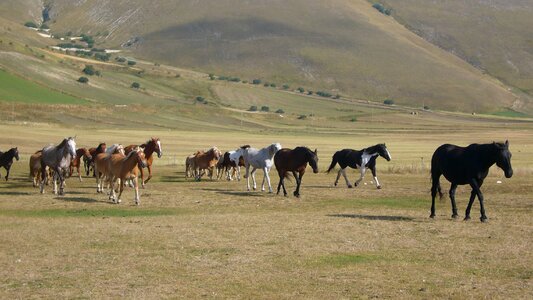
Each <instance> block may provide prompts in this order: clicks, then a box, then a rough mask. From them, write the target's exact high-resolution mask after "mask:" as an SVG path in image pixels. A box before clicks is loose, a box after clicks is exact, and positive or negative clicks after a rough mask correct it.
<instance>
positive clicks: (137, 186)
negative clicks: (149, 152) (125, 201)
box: [132, 177, 141, 205]
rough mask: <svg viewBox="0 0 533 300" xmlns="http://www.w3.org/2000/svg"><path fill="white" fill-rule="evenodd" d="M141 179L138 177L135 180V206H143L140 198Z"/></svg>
mask: <svg viewBox="0 0 533 300" xmlns="http://www.w3.org/2000/svg"><path fill="white" fill-rule="evenodd" d="M138 180H139V179H138V178H137V177H135V178H133V180H132V182H133V187H134V188H135V205H139V204H141V198H140V196H139V181H138Z"/></svg>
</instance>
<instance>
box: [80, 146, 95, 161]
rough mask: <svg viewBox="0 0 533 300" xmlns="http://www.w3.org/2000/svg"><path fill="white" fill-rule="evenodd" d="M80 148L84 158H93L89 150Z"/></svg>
mask: <svg viewBox="0 0 533 300" xmlns="http://www.w3.org/2000/svg"><path fill="white" fill-rule="evenodd" d="M81 149H83V156H85V158H87V159H88V160H92V159H93V157H92V155H91V152H89V150H88V149H87V148H81Z"/></svg>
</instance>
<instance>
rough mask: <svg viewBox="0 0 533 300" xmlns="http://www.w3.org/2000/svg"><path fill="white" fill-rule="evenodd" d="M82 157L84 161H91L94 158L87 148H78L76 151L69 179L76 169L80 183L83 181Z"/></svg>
mask: <svg viewBox="0 0 533 300" xmlns="http://www.w3.org/2000/svg"><path fill="white" fill-rule="evenodd" d="M82 157H83V160H84V161H90V160H92V158H93V157H92V156H91V153H90V152H89V150H87V149H86V148H78V149H77V150H76V158H74V159H73V160H72V161H71V162H70V170H69V174H68V176H69V177H70V176H72V173H74V169H76V170H77V171H78V179H79V180H80V181H82V179H81V172H80V167H81V158H82Z"/></svg>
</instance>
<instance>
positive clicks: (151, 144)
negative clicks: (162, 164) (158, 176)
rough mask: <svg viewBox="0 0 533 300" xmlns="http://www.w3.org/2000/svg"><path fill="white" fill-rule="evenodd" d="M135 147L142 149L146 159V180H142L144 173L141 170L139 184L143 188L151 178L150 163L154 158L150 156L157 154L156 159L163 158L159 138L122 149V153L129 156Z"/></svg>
mask: <svg viewBox="0 0 533 300" xmlns="http://www.w3.org/2000/svg"><path fill="white" fill-rule="evenodd" d="M136 147H141V148H143V149H144V155H145V157H146V167H147V169H148V178H146V180H144V172H143V170H142V169H141V184H142V187H143V188H144V186H145V184H146V183H148V181H149V180H150V179H151V178H152V162H153V161H154V157H153V155H152V154H154V152H155V153H156V154H157V157H158V158H161V156H163V149H162V148H161V141H160V140H159V138H150V139H149V140H148V141H147V142H146V143H144V144H142V145H140V146H137V145H129V146H127V147H125V148H124V152H125V153H126V155H127V154H129V153H130V152H131V151H132V150H133V149H135V148H136Z"/></svg>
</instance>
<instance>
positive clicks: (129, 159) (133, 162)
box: [123, 153, 137, 170]
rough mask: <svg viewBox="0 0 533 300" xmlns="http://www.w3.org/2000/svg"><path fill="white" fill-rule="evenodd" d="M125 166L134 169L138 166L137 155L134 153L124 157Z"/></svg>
mask: <svg viewBox="0 0 533 300" xmlns="http://www.w3.org/2000/svg"><path fill="white" fill-rule="evenodd" d="M123 166H124V167H125V169H127V170H133V169H134V168H135V167H136V166H137V156H136V155H135V154H134V153H132V154H131V155H128V156H126V157H125V158H124V161H123Z"/></svg>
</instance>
